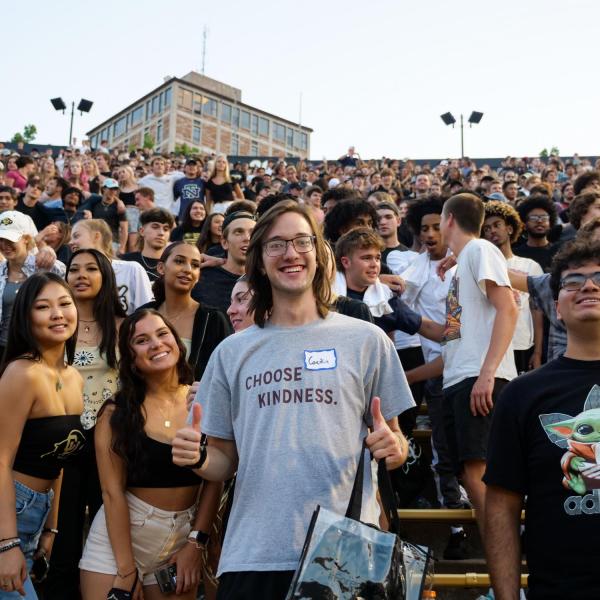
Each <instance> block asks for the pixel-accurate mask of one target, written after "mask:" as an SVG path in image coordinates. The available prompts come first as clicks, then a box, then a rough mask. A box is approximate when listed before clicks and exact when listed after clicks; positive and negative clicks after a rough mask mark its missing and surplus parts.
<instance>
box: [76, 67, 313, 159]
mask: <svg viewBox="0 0 600 600" xmlns="http://www.w3.org/2000/svg"><path fill="white" fill-rule="evenodd" d="M311 133H312V129H310V128H309V127H304V126H302V125H299V124H298V123H293V122H292V121H288V120H287V119H282V118H280V117H277V116H275V115H272V114H270V113H268V112H265V111H264V110H260V109H258V108H254V107H252V106H248V105H247V104H244V103H243V102H242V91H241V90H239V89H237V88H234V87H232V86H230V85H226V84H225V83H221V82H220V81H216V80H215V79H211V78H209V77H206V76H204V75H201V74H200V73H196V72H195V71H191V72H190V73H188V74H187V75H185V76H184V77H182V78H178V77H166V78H165V81H164V83H162V85H159V86H158V87H157V88H155V89H154V90H152V91H151V92H150V93H149V94H147V95H146V96H143V97H142V98H140V99H139V100H137V101H135V102H133V103H132V104H130V105H129V106H127V107H126V108H124V109H123V110H122V111H120V112H118V113H117V114H116V115H114V116H113V117H111V118H110V119H107V120H106V121H104V123H101V124H100V125H98V126H97V127H94V129H92V130H90V131H88V132H87V135H88V137H89V139H90V143H91V146H92V148H97V147H98V146H99V145H100V142H101V141H102V140H107V141H108V143H109V146H110V147H111V148H115V147H119V146H121V147H124V148H130V147H135V148H139V147H142V145H143V143H144V139H147V140H148V139H149V137H151V138H152V140H153V141H154V149H155V150H156V151H160V152H171V151H173V150H175V147H176V146H180V145H183V144H187V146H188V147H190V148H194V149H197V150H198V151H199V152H201V153H210V152H216V153H224V154H229V155H232V156H274V157H286V156H297V157H300V158H308V157H309V154H310V134H311Z"/></svg>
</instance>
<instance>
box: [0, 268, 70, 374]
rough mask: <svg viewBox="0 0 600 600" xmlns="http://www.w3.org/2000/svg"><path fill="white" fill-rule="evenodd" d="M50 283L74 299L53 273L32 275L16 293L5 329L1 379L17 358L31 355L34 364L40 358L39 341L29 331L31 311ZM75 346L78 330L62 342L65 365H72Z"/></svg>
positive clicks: (68, 289) (0, 367) (64, 283)
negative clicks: (6, 330)
mask: <svg viewBox="0 0 600 600" xmlns="http://www.w3.org/2000/svg"><path fill="white" fill-rule="evenodd" d="M49 283H57V284H58V285H60V286H62V287H64V288H65V290H67V293H68V294H69V296H70V297H71V298H72V299H73V303H75V299H74V298H73V292H71V288H69V286H68V285H67V283H66V281H65V280H64V279H63V278H62V277H60V276H58V275H55V274H54V273H35V274H33V275H32V276H31V277H29V278H28V279H27V280H26V281H25V282H24V283H23V285H22V286H21V287H20V288H19V293H18V294H17V297H16V298H15V303H14V304H13V309H12V313H11V316H10V323H9V326H8V339H7V342H6V348H5V350H4V356H3V357H2V365H1V366H0V376H1V375H2V373H4V370H5V369H6V367H7V366H8V363H10V362H12V361H13V360H16V359H18V358H23V357H25V356H27V355H30V356H31V358H33V359H34V360H40V359H41V358H42V351H41V350H40V347H39V345H38V341H37V340H36V339H35V336H34V335H33V331H32V330H31V309H32V306H33V304H34V302H35V299H36V298H37V297H38V296H39V295H40V294H41V292H42V290H43V289H44V288H45V287H46V286H47V285H48V284H49ZM76 344H77V330H75V333H74V334H73V335H72V336H71V337H70V338H69V339H68V340H67V341H66V342H65V353H66V355H67V363H68V364H72V363H73V358H74V357H75V345H76Z"/></svg>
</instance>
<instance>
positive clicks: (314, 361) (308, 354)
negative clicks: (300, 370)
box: [304, 348, 337, 371]
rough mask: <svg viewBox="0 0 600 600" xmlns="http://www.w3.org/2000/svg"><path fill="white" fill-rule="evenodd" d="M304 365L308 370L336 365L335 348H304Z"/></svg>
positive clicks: (332, 367)
mask: <svg viewBox="0 0 600 600" xmlns="http://www.w3.org/2000/svg"><path fill="white" fill-rule="evenodd" d="M304 367H305V368H306V369H308V370H309V371H326V370H329V369H335V368H336V367H337V354H336V353H335V348H329V349H327V350H305V351H304Z"/></svg>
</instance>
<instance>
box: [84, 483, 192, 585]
mask: <svg viewBox="0 0 600 600" xmlns="http://www.w3.org/2000/svg"><path fill="white" fill-rule="evenodd" d="M125 495H126V497H127V503H128V504H129V520H130V523H131V545H132V547H133V557H134V559H135V562H136V565H137V567H138V570H139V571H140V577H141V578H142V583H143V585H152V584H155V583H156V577H155V576H154V571H156V570H158V569H159V568H160V567H161V566H163V565H164V564H165V563H166V562H168V560H169V558H171V556H173V554H175V552H177V551H178V550H179V549H180V548H181V547H182V546H183V545H184V544H185V543H186V542H187V536H188V534H189V532H190V530H191V525H192V519H193V518H194V514H195V509H196V506H195V505H194V506H191V507H190V508H188V509H186V510H182V511H179V512H171V511H166V510H161V509H159V508H155V507H154V506H151V505H150V504H148V503H146V502H144V501H143V500H140V499H139V498H138V497H137V496H134V495H133V494H131V493H129V492H126V494H125ZM79 568H80V569H82V570H84V571H91V572H92V573H104V574H106V575H116V574H117V563H116V562H115V557H114V554H113V549H112V546H111V543H110V539H109V537H108V530H107V528H106V516H105V513H104V506H102V507H101V508H100V510H99V511H98V513H97V514H96V517H95V519H94V522H93V523H92V527H91V528H90V533H89V535H88V538H87V541H86V543H85V548H84V549H83V556H82V557H81V560H80V561H79Z"/></svg>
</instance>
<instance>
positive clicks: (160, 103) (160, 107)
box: [158, 92, 164, 112]
mask: <svg viewBox="0 0 600 600" xmlns="http://www.w3.org/2000/svg"><path fill="white" fill-rule="evenodd" d="M163 108H164V104H163V93H162V92H161V93H160V94H159V95H158V112H162V111H163Z"/></svg>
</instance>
